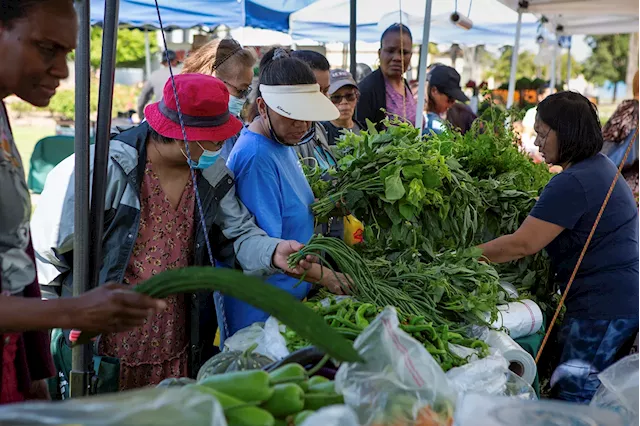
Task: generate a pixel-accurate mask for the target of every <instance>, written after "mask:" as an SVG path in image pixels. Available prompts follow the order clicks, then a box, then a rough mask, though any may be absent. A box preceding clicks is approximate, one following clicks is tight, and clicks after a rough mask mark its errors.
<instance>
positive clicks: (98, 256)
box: [87, 0, 131, 290]
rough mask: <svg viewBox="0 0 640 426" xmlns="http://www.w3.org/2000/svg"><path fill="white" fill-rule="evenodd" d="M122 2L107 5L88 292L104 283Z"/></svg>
mask: <svg viewBox="0 0 640 426" xmlns="http://www.w3.org/2000/svg"><path fill="white" fill-rule="evenodd" d="M119 3H120V2H119V0H106V1H105V4H104V24H103V37H102V61H101V63H100V89H99V96H98V121H97V123H96V138H95V139H96V142H95V155H94V161H93V186H92V191H91V195H92V197H91V216H90V224H91V225H90V234H89V235H90V239H91V244H90V251H89V255H90V258H89V261H90V267H89V273H90V279H89V282H88V288H87V289H88V290H90V289H92V288H95V287H97V286H98V285H99V284H100V268H101V267H102V235H103V227H104V207H105V191H106V187H107V162H108V160H109V136H110V133H111V107H112V103H113V79H114V74H115V67H116V39H117V36H118V9H119ZM129 238H131V236H129Z"/></svg>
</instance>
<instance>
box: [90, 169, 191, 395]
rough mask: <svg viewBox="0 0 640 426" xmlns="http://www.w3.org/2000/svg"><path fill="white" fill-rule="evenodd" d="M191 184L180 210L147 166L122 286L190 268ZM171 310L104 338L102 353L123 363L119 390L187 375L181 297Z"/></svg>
mask: <svg viewBox="0 0 640 426" xmlns="http://www.w3.org/2000/svg"><path fill="white" fill-rule="evenodd" d="M194 197H195V194H194V191H193V184H192V182H191V179H189V181H188V183H187V185H186V186H185V188H184V192H183V193H182V197H181V199H180V202H179V204H178V206H177V208H174V207H173V206H172V205H171V203H170V202H169V200H168V198H167V196H166V194H165V192H164V191H163V189H162V186H161V185H160V179H159V178H158V176H157V175H156V173H154V171H153V165H152V164H151V162H150V161H147V165H146V169H145V174H144V179H143V182H142V188H141V192H140V226H139V230H138V237H137V239H136V242H135V244H134V247H133V253H132V255H131V258H130V259H129V264H128V266H127V269H126V272H125V277H124V283H125V284H130V285H135V284H137V283H139V282H141V281H144V280H146V279H149V278H151V277H152V276H153V275H155V274H157V273H159V272H162V271H165V270H168V269H176V268H183V267H186V266H189V263H190V261H191V259H192V258H193V230H194V228H193V223H194V199H195V198H194ZM167 303H168V307H167V309H166V310H165V311H164V312H162V313H159V314H156V315H155V316H154V317H152V318H151V319H150V320H147V321H145V324H144V325H143V326H142V327H141V328H138V329H135V330H131V331H128V332H123V333H113V334H110V335H106V336H103V338H102V341H101V342H100V347H101V351H102V352H104V353H105V354H107V355H109V356H113V357H117V358H120V389H121V390H126V389H133V388H139V387H144V386H149V385H155V384H158V383H160V382H161V381H162V380H164V379H166V378H169V377H184V376H186V375H187V374H188V364H187V362H188V351H187V348H188V345H189V339H188V330H187V310H186V301H185V300H184V296H183V295H178V296H170V297H169V298H168V299H167Z"/></svg>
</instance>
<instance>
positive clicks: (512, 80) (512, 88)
mask: <svg viewBox="0 0 640 426" xmlns="http://www.w3.org/2000/svg"><path fill="white" fill-rule="evenodd" d="M522 12H523V8H522V7H519V8H518V23H517V24H516V39H515V41H514V42H513V51H512V53H511V73H510V74H509V92H508V95H507V108H511V107H512V106H513V98H514V96H515V92H516V72H517V71H518V51H519V50H520V32H521V30H522Z"/></svg>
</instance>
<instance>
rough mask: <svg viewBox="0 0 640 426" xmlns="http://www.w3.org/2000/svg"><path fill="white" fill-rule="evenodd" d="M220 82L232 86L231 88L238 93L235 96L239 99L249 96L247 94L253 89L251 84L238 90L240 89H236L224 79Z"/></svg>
mask: <svg viewBox="0 0 640 426" xmlns="http://www.w3.org/2000/svg"><path fill="white" fill-rule="evenodd" d="M222 82H223V83H224V84H226V85H227V86H231V87H233V90H235V91H236V93H238V96H237V97H238V98H240V99H246V98H247V97H248V96H249V94H251V91H252V90H253V87H251V86H249V87H247V88H246V89H244V90H240V89H238V88H237V87H236V86H234V85H233V84H231V83H229V82H226V81H224V80H222Z"/></svg>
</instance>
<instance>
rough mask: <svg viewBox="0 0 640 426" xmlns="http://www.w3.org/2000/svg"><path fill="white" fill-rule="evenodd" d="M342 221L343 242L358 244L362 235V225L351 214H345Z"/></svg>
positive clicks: (352, 244)
mask: <svg viewBox="0 0 640 426" xmlns="http://www.w3.org/2000/svg"><path fill="white" fill-rule="evenodd" d="M342 220H343V223H344V242H345V243H347V245H350V246H354V245H356V244H360V243H361V242H362V241H363V237H364V225H363V224H362V222H360V221H359V220H358V219H356V218H355V216H353V215H351V214H350V215H349V216H345V217H344V218H343V219H342Z"/></svg>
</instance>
